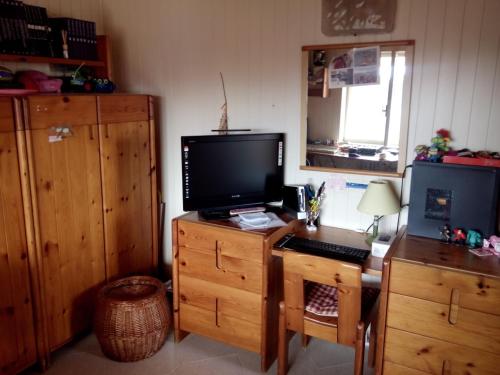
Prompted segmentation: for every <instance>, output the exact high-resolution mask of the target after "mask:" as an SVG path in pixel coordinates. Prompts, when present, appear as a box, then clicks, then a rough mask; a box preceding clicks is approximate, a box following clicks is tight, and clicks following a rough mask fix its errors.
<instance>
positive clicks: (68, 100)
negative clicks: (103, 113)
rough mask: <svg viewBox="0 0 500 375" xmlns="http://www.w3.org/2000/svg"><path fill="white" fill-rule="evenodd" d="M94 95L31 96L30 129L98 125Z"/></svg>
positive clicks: (29, 101) (29, 104) (29, 103)
mask: <svg viewBox="0 0 500 375" xmlns="http://www.w3.org/2000/svg"><path fill="white" fill-rule="evenodd" d="M96 103H97V102H96V97H95V96H93V95H68V96H66V95H54V96H30V97H29V98H28V109H29V128H30V129H47V128H50V127H53V126H78V125H91V124H97V104H96Z"/></svg>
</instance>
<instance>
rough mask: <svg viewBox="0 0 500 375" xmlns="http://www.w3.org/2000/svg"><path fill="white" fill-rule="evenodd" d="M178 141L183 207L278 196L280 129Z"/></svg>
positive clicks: (281, 149)
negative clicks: (270, 132)
mask: <svg viewBox="0 0 500 375" xmlns="http://www.w3.org/2000/svg"><path fill="white" fill-rule="evenodd" d="M181 143H182V177H183V184H182V187H183V208H184V210H185V211H191V210H217V209H230V208H234V207H244V206H250V205H256V204H262V203H265V202H271V201H277V200H281V199H282V187H283V170H284V169H283V160H284V159H283V155H284V136H283V134H282V133H272V134H245V135H209V136H189V137H182V138H181Z"/></svg>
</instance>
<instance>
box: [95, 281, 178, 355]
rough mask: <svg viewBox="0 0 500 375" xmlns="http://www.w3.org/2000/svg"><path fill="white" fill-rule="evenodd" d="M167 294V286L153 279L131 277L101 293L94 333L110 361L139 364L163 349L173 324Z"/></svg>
mask: <svg viewBox="0 0 500 375" xmlns="http://www.w3.org/2000/svg"><path fill="white" fill-rule="evenodd" d="M165 293H166V290H165V286H164V285H163V284H162V283H161V282H160V281H159V280H157V279H155V278H153V277H149V276H133V277H127V278H125V279H121V280H117V281H115V282H112V283H110V284H108V285H106V286H105V287H103V288H102V289H101V290H100V291H99V294H98V297H97V309H96V314H95V318H94V330H95V334H96V336H97V339H98V340H99V344H100V345H101V349H102V351H103V353H104V354H105V355H106V356H107V357H109V358H111V359H113V360H116V361H120V362H131V361H138V360H141V359H144V358H148V357H151V356H152V355H153V354H155V353H156V352H157V351H158V350H159V349H160V348H161V347H162V346H163V344H164V343H165V339H166V337H167V333H168V326H169V323H170V314H169V308H168V302H167V298H166V295H165Z"/></svg>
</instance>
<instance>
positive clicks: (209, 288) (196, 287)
mask: <svg viewBox="0 0 500 375" xmlns="http://www.w3.org/2000/svg"><path fill="white" fill-rule="evenodd" d="M179 289H180V292H179V300H180V301H181V303H184V304H187V305H191V306H196V307H199V308H202V309H204V310H209V311H212V312H217V313H218V314H223V315H227V316H230V317H233V318H238V319H241V320H246V321H248V322H251V323H254V324H257V325H260V324H261V320H262V297H261V296H260V295H258V294H255V293H251V292H247V291H244V290H239V289H235V288H230V287H228V286H223V285H220V284H214V283H211V282H208V281H204V280H200V279H194V278H191V277H187V276H184V275H181V276H180V277H179Z"/></svg>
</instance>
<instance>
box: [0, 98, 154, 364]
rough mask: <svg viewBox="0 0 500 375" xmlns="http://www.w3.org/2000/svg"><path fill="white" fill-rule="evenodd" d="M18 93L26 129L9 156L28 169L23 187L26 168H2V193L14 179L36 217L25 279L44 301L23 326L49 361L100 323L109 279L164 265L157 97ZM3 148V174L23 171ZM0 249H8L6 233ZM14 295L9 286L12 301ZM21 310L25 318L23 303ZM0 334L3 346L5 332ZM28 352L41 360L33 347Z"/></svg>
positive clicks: (28, 229) (25, 236)
mask: <svg viewBox="0 0 500 375" xmlns="http://www.w3.org/2000/svg"><path fill="white" fill-rule="evenodd" d="M10 100H11V103H10V106H11V108H13V109H14V111H13V112H12V116H13V120H14V121H13V122H14V123H15V126H16V128H17V133H16V134H17V137H15V136H14V132H11V133H12V134H13V135H12V137H13V139H14V141H13V143H12V144H13V147H17V149H18V152H17V154H18V155H19V156H18V159H17V160H16V159H13V158H11V159H12V160H9V162H10V163H11V164H12V165H13V166H14V167H16V163H17V168H14V170H15V171H18V174H19V176H18V178H17V181H18V184H17V185H16V187H15V188H14V187H13V185H12V183H11V181H13V179H14V177H16V175H12V176H11V178H10V179H9V180H8V181H7V180H4V179H3V178H2V181H1V182H0V183H1V185H2V186H1V190H0V191H1V192H2V198H3V196H4V189H7V190H6V191H7V192H8V193H10V194H17V198H18V199H19V201H20V202H21V205H20V207H19V208H24V215H25V217H27V218H28V219H29V220H24V223H23V217H22V215H21V216H20V218H19V219H18V220H17V222H19V223H20V224H19V226H20V228H21V229H20V232H21V234H22V235H19V236H18V237H19V239H18V241H19V242H22V241H24V243H31V244H32V251H31V253H30V254H29V256H27V255H26V254H25V258H24V259H21V261H23V262H24V263H25V265H24V267H25V271H24V275H25V278H26V282H25V284H26V286H25V289H27V290H28V291H30V290H31V294H32V295H33V296H35V297H36V299H37V300H38V301H39V303H37V304H34V306H33V307H34V308H33V307H32V306H29V307H26V308H25V309H26V310H27V311H28V312H31V319H28V323H26V324H31V323H33V326H34V328H33V329H32V330H31V331H30V332H28V333H25V332H24V331H23V332H22V333H24V334H26V335H27V336H28V337H29V338H31V340H33V341H34V336H33V332H36V336H37V337H38V340H37V348H38V359H39V360H40V361H41V363H42V367H45V366H46V364H47V363H48V360H49V354H50V352H52V351H54V350H55V349H57V348H59V347H61V346H62V345H64V344H65V343H67V342H68V341H70V340H71V339H73V338H74V337H76V336H77V335H78V334H80V333H82V332H86V331H88V330H89V329H90V328H91V323H92V315H93V309H94V301H95V296H96V292H97V291H98V289H99V288H100V287H101V286H102V285H104V284H105V283H106V282H107V281H109V280H112V279H116V278H120V277H124V276H127V275H131V274H154V273H156V269H157V265H158V228H157V226H158V205H157V183H156V148H155V126H154V121H153V105H152V99H151V97H149V96H146V95H108V96H96V95H36V96H27V97H23V98H11V99H10ZM7 105H8V104H7ZM2 113H3V111H2ZM0 118H3V114H2V115H1V116H0ZM2 136H3V133H2ZM12 137H11V138H12ZM1 142H3V138H2V141H1ZM6 142H7V140H6ZM10 142H12V140H10ZM0 158H2V159H1V160H2V169H1V170H0V174H1V175H2V177H3V176H4V173H11V174H15V172H12V171H9V172H4V168H3V163H4V160H3V155H2V154H1V153H0ZM6 162H7V160H6ZM23 203H24V206H23V205H22V204H23ZM2 206H3V204H2ZM10 208H13V207H12V206H11V207H10ZM15 208H17V205H16V207H15ZM19 208H17V211H19ZM20 212H21V214H22V213H23V210H21V211H20ZM17 215H18V216H19V215H20V214H19V213H18V214H17ZM0 224H3V223H1V222H0ZM2 232H4V231H2ZM0 241H3V238H0ZM19 246H21V247H22V245H19ZM6 248H7V247H6ZM0 251H1V253H3V252H4V249H3V243H2V249H1V250H0ZM1 253H0V254H1ZM21 253H22V251H21ZM24 253H26V251H24ZM0 262H1V260H0ZM23 262H19V263H20V265H21V264H24V263H23ZM0 267H4V265H3V263H1V265H0ZM1 277H2V276H0V278H1ZM30 279H31V285H30V282H29V280H30ZM19 282H20V281H18V283H19ZM30 287H31V289H29V288H30ZM4 297H5V296H4V293H3V292H2V293H1V296H0V301H2V302H1V303H2V305H3V303H4V302H3V300H2V299H3V298H4ZM0 306H1V305H0ZM14 315H15V316H16V318H17V311H16V313H15V314H14ZM2 317H3V314H2V315H0V324H2V320H1V319H2ZM25 321H26V319H25ZM23 324H24V323H23ZM26 330H27V329H25V331H26ZM19 334H20V333H17V335H19ZM0 340H2V341H1V345H0V348H2V347H3V345H4V339H3V338H0ZM5 345H8V344H7V341H6V344H5ZM35 358H36V356H35ZM24 362H25V364H26V365H29V364H31V363H33V362H34V361H33V357H32V356H31V357H30V359H29V360H28V359H26V361H24ZM0 365H2V366H3V365H4V359H3V358H2V356H1V354H0ZM20 367H21V368H22V366H20Z"/></svg>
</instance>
